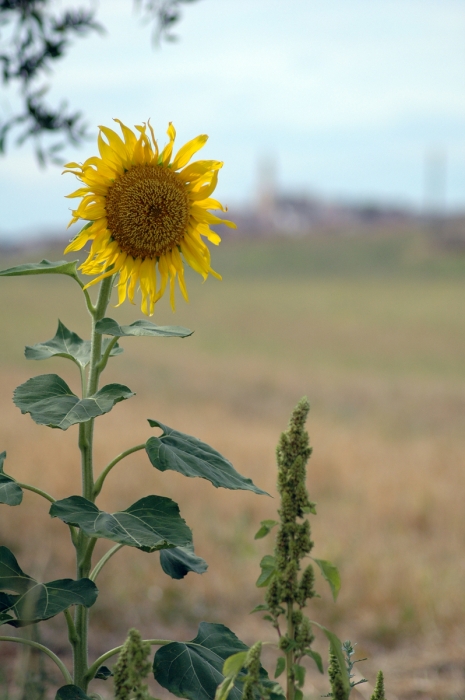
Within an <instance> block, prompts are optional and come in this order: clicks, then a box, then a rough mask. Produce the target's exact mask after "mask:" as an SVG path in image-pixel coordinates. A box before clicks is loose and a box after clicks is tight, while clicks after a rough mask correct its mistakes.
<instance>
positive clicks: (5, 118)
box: [0, 0, 195, 164]
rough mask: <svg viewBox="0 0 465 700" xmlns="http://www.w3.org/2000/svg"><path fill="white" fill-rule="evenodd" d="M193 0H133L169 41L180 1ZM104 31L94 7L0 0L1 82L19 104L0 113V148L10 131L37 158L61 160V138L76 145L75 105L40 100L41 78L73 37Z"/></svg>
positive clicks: (80, 135)
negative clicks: (32, 146)
mask: <svg viewBox="0 0 465 700" xmlns="http://www.w3.org/2000/svg"><path fill="white" fill-rule="evenodd" d="M191 2H195V0H135V5H136V7H137V9H138V10H139V11H140V12H141V13H142V14H143V15H144V16H145V18H146V19H148V20H149V21H152V22H153V24H154V30H153V36H154V39H155V40H156V41H159V40H161V39H165V40H168V41H173V40H174V39H175V38H176V37H175V35H174V34H173V26H174V25H175V24H176V22H178V21H179V19H180V17H181V5H183V4H186V3H191ZM91 32H100V33H103V32H104V27H103V26H102V25H101V24H100V23H99V22H98V21H97V18H96V11H95V10H94V9H84V8H82V7H74V8H71V9H69V8H68V9H60V8H59V7H58V3H57V2H55V1H54V0H0V42H1V44H0V65H1V70H2V79H3V84H4V85H11V86H13V87H15V88H16V89H17V90H18V91H19V94H20V97H21V99H20V106H19V108H18V109H17V110H14V111H13V113H10V114H7V113H5V112H4V113H3V114H2V113H1V112H0V153H2V154H4V153H5V152H6V149H7V142H9V141H10V140H11V138H12V133H13V132H16V135H15V137H14V143H15V145H17V146H20V145H22V144H23V143H24V142H25V141H28V140H33V142H34V144H35V148H36V153H37V156H38V159H39V162H40V163H42V164H45V163H46V162H56V163H59V164H61V162H62V161H61V159H60V157H59V153H60V151H61V150H62V149H63V147H64V146H65V145H66V144H67V143H71V144H73V145H78V144H79V143H81V142H82V141H83V140H84V139H85V138H86V137H87V127H86V123H85V120H84V116H83V114H82V112H81V111H80V110H75V109H72V108H70V107H68V104H67V102H66V101H63V102H61V103H60V104H59V105H55V106H52V105H50V104H49V103H48V102H47V100H46V93H47V90H48V86H47V84H46V83H45V82H44V78H45V76H46V75H47V74H50V72H51V71H52V69H53V67H54V66H55V65H56V61H57V60H59V59H61V58H63V57H64V56H65V54H66V52H67V50H68V49H69V47H70V45H71V43H72V42H73V41H74V40H75V39H76V38H84V37H86V36H88V35H89V33H91Z"/></svg>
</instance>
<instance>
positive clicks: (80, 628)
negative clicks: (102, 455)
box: [70, 276, 113, 692]
mask: <svg viewBox="0 0 465 700" xmlns="http://www.w3.org/2000/svg"><path fill="white" fill-rule="evenodd" d="M112 286H113V276H111V277H107V278H106V279H104V280H103V281H102V283H101V285H100V291H99V296H98V300H97V304H96V305H95V307H94V306H91V307H89V305H88V309H89V311H90V313H91V315H92V340H91V360H90V366H89V374H88V381H87V387H86V386H85V385H84V386H83V398H85V397H86V396H92V395H93V394H95V393H96V392H97V391H98V385H99V378H100V374H101V371H102V369H101V367H100V362H101V359H102V336H101V335H100V334H99V333H96V331H95V327H96V324H97V322H98V321H100V320H101V319H102V318H103V317H104V316H105V311H106V309H107V306H108V303H109V301H110V295H111V290H112ZM93 436H94V419H93V418H92V419H90V420H89V421H87V422H86V423H81V424H80V426H79V449H80V451H81V472H82V495H83V496H84V498H87V499H88V500H89V501H94V473H93V460H92V456H93V453H92V445H93ZM90 540H91V538H90V537H88V536H87V535H84V533H83V532H82V531H81V532H80V533H79V535H78V538H77V543H76V561H77V567H76V569H77V571H76V574H77V576H76V577H77V579H80V578H88V577H89V574H90V571H91V568H92V550H93V546H92V542H91V541H90ZM74 626H75V634H74V635H71V636H70V642H71V645H72V647H73V661H74V684H75V685H77V686H78V687H79V688H81V690H83V691H84V692H86V691H87V685H88V683H89V677H88V675H87V672H88V669H89V662H88V647H87V637H88V627H89V611H88V610H87V608H86V607H84V606H83V605H77V606H76V612H75V618H74Z"/></svg>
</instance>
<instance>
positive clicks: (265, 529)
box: [254, 520, 278, 540]
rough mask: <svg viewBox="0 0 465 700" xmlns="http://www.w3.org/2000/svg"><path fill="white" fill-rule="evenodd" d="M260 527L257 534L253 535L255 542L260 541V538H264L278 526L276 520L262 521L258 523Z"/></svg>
mask: <svg viewBox="0 0 465 700" xmlns="http://www.w3.org/2000/svg"><path fill="white" fill-rule="evenodd" d="M260 525H261V527H260V529H259V531H258V532H257V534H256V535H255V537H254V539H255V540H261V539H262V537H266V536H267V535H268V534H269V533H270V532H271V530H272V529H273V528H274V526H275V525H278V521H277V520H262V521H261V523H260Z"/></svg>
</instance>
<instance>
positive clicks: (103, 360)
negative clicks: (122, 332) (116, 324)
mask: <svg viewBox="0 0 465 700" xmlns="http://www.w3.org/2000/svg"><path fill="white" fill-rule="evenodd" d="M119 339H120V336H119V335H115V336H114V338H112V339H111V340H110V342H109V343H108V345H107V349H106V350H105V352H104V353H103V355H102V358H101V360H100V362H99V363H98V369H99V372H103V370H104V369H105V367H106V366H107V362H108V359H109V357H110V355H111V351H112V350H113V348H114V347H115V345H116V343H117V342H118V340H119Z"/></svg>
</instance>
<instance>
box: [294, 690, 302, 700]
mask: <svg viewBox="0 0 465 700" xmlns="http://www.w3.org/2000/svg"><path fill="white" fill-rule="evenodd" d="M294 700H304V694H303V693H302V691H301V690H299V688H296V689H295V691H294Z"/></svg>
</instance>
